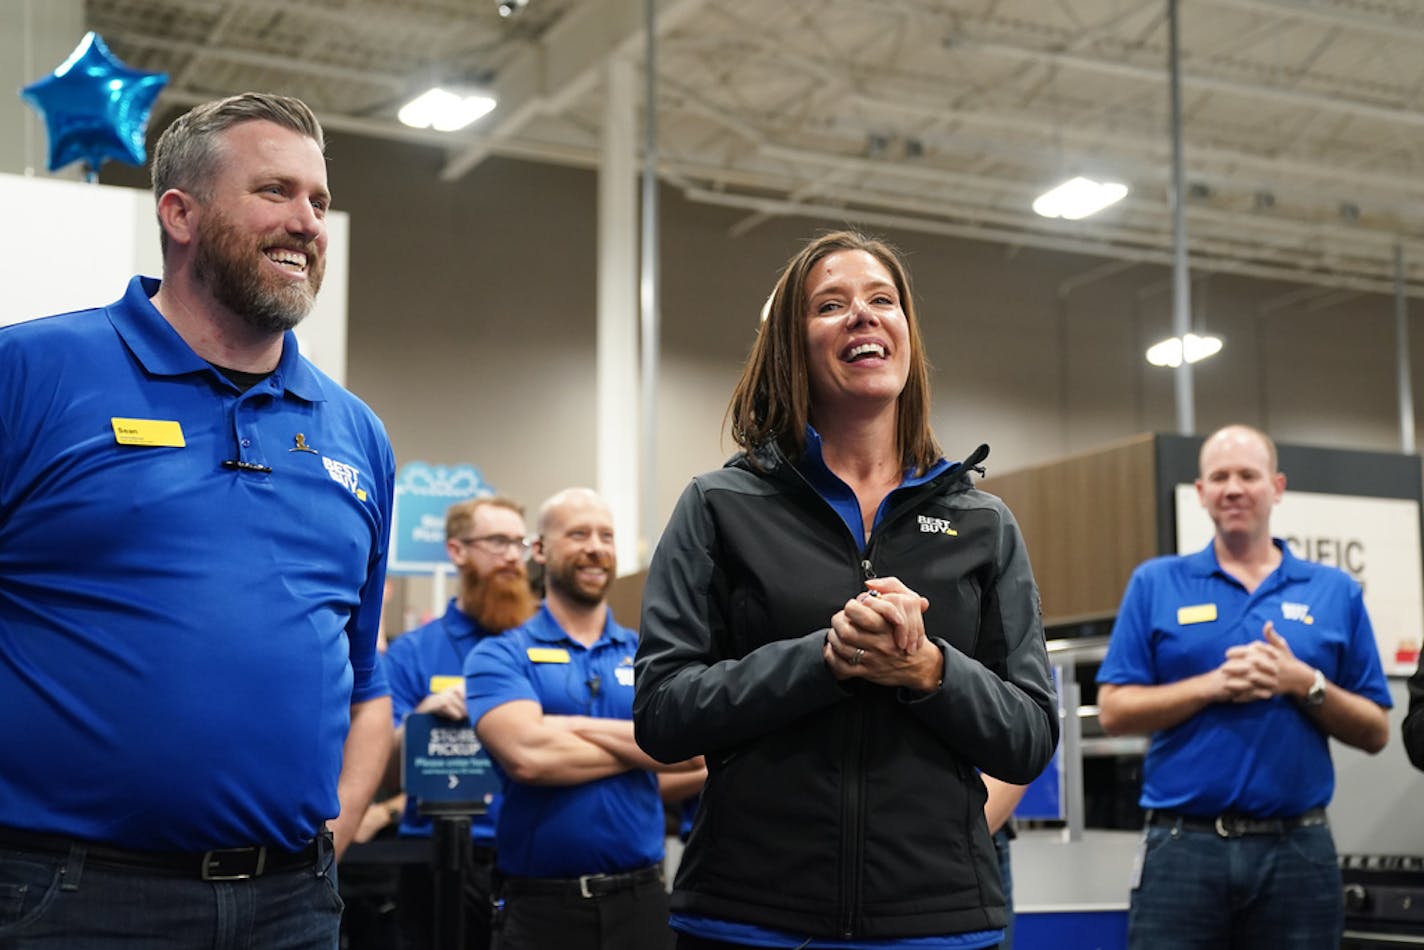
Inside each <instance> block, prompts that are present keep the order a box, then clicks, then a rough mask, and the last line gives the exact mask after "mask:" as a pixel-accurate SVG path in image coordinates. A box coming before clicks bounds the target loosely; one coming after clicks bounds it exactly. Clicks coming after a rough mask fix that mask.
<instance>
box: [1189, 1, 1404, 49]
mask: <svg viewBox="0 0 1424 950" xmlns="http://www.w3.org/2000/svg"><path fill="white" fill-rule="evenodd" d="M1208 2H1210V3H1213V4H1215V5H1216V6H1219V7H1232V8H1234V9H1237V10H1249V11H1251V12H1253V13H1265V14H1270V15H1272V16H1278V17H1281V18H1282V19H1285V20H1308V21H1312V22H1315V23H1325V24H1328V25H1331V26H1343V27H1346V28H1347V29H1351V30H1358V31H1360V32H1362V33H1373V34H1376V35H1378V36H1388V37H1391V38H1393V39H1403V40H1409V41H1411V42H1415V43H1424V27H1420V26H1418V25H1415V23H1417V22H1418V21H1417V20H1416V21H1415V23H1409V22H1407V21H1404V20H1403V19H1401V18H1397V17H1390V16H1378V15H1376V14H1370V13H1358V12H1353V11H1349V10H1342V9H1340V8H1339V7H1335V6H1331V5H1330V4H1326V3H1321V2H1320V0H1208Z"/></svg>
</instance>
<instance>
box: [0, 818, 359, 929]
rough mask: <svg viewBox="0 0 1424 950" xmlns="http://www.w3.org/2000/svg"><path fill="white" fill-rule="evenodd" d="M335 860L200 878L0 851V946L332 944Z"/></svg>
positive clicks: (78, 856) (337, 916)
mask: <svg viewBox="0 0 1424 950" xmlns="http://www.w3.org/2000/svg"><path fill="white" fill-rule="evenodd" d="M336 888H337V882H336V864H335V862H334V860H333V859H332V855H331V853H330V850H329V849H327V850H326V851H325V852H324V854H323V855H322V857H321V858H320V859H319V860H318V862H317V865H316V867H314V868H312V867H309V868H305V869H301V868H297V869H292V870H287V871H277V872H274V873H270V874H264V875H262V876H261V877H255V878H250V879H247V880H239V881H204V880H201V879H200V878H198V877H197V876H192V877H183V876H178V875H176V874H170V873H166V872H163V871H150V870H146V869H141V868H134V867H119V866H111V865H107V864H100V863H97V862H95V861H91V860H86V850H85V848H84V846H83V845H78V844H76V845H74V846H73V847H72V848H71V850H70V851H69V853H68V854H59V853H54V852H50V851H30V850H24V849H18V848H0V950H117V948H125V950H128V948H136V947H143V948H144V950H165V948H171V950H190V948H192V947H203V948H204V950H207V948H211V950H250V948H254V947H261V948H263V950H336V947H337V941H338V933H339V927H340V923H341V910H342V903H341V898H340V897H339V896H338V894H337V889H336Z"/></svg>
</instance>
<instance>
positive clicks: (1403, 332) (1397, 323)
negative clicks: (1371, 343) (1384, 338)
mask: <svg viewBox="0 0 1424 950" xmlns="http://www.w3.org/2000/svg"><path fill="white" fill-rule="evenodd" d="M1394 354H1395V356H1394V359H1395V373H1396V375H1397V376H1398V381H1399V451H1401V452H1403V453H1404V454H1405V455H1413V454H1414V382H1413V378H1412V377H1413V370H1412V369H1411V366H1410V358H1409V305H1408V303H1407V302H1406V301H1405V299H1404V245H1402V244H1395V246H1394Z"/></svg>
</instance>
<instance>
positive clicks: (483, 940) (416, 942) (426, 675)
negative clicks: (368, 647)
mask: <svg viewBox="0 0 1424 950" xmlns="http://www.w3.org/2000/svg"><path fill="white" fill-rule="evenodd" d="M527 533H528V532H527V531H526V529H525V525H524V509H523V508H522V507H521V506H520V505H519V503H518V502H516V501H514V500H513V499H510V498H505V497H503V496H489V497H485V498H475V499H471V500H469V501H462V502H458V503H457V504H454V505H451V506H450V508H449V509H448V510H447V511H446V512H445V550H446V553H447V554H448V555H449V556H450V563H452V564H454V565H455V569H456V570H458V571H459V572H460V593H459V594H458V595H457V596H455V597H453V598H451V599H450V605H449V606H448V607H447V608H446V609H445V613H444V614H443V615H442V616H440V617H437V618H436V619H434V620H432V621H430V622H429V623H427V624H424V625H422V626H419V627H416V628H415V629H414V630H411V631H409V632H408V633H404V634H402V635H401V636H399V637H397V638H396V639H395V640H394V641H393V642H392V643H391V646H390V649H389V650H387V651H386V653H385V657H384V659H383V660H382V662H383V664H384V666H385V667H386V672H387V673H388V674H389V677H390V681H391V707H392V713H393V715H394V717H395V725H396V744H395V749H394V750H393V751H394V756H393V757H397V756H400V755H401V754H402V752H401V750H402V746H403V745H404V741H405V721H406V718H407V717H408V716H409V715H410V714H411V713H430V714H432V715H435V716H440V717H442V718H445V719H451V720H457V721H459V722H460V723H464V722H466V720H467V714H466V711H465V657H467V656H468V655H469V653H470V651H471V650H473V649H474V648H475V645H476V644H478V643H479V642H480V641H481V640H483V639H485V638H486V637H492V636H498V635H499V634H500V633H502V632H503V631H505V630H508V629H509V628H510V627H514V626H518V625H519V624H521V623H523V622H524V621H526V620H528V619H529V618H530V617H531V616H532V615H533V613H534V611H535V610H537V609H538V606H539V604H538V601H537V600H536V599H535V598H534V592H533V591H532V590H531V589H530V587H529V572H528V570H527V569H526V568H525V566H524V557H525V555H526V554H527V553H528V550H529V546H528V543H527V542H526V541H525V537H524V536H525V534H527ZM392 766H393V767H395V768H396V769H399V765H398V761H397V762H392ZM496 813H497V806H495V805H492V806H491V811H490V812H489V813H487V814H482V815H475V816H474V817H473V818H472V819H471V821H470V837H471V839H472V844H471V848H470V861H469V865H468V866H467V867H466V869H465V876H464V882H465V894H464V901H465V946H466V947H467V948H469V950H484V948H486V947H488V946H489V945H490V902H491V896H492V895H491V873H492V871H493V869H494V815H495V814H496ZM432 830H433V822H432V821H431V819H429V818H427V817H425V816H423V815H421V814H420V812H419V809H418V805H417V802H416V801H415V799H414V798H410V799H408V800H407V802H406V808H405V814H404V815H403V816H402V818H401V823H400V834H401V836H402V837H412V838H429V837H430V836H431V833H432ZM433 888H434V876H433V874H432V872H431V868H430V866H429V865H419V864H408V865H405V866H403V867H402V868H401V881H400V896H399V898H398V903H399V917H400V923H401V931H402V935H403V937H404V939H405V941H406V946H407V947H409V948H412V950H414V948H420V947H428V946H430V941H431V939H432V930H433V927H432V924H433V919H434V913H435V911H434V890H433ZM451 950H455V948H451Z"/></svg>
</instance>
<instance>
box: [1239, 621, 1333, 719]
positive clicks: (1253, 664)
mask: <svg viewBox="0 0 1424 950" xmlns="http://www.w3.org/2000/svg"><path fill="white" fill-rule="evenodd" d="M1261 635H1262V639H1260V640H1255V641H1253V642H1251V643H1248V644H1245V645H1243V646H1235V647H1231V648H1230V649H1228V650H1227V651H1226V661H1225V662H1223V663H1222V665H1221V666H1220V667H1219V669H1220V671H1221V672H1222V674H1223V679H1224V686H1225V688H1226V691H1227V697H1226V700H1225V701H1228V702H1233V703H1250V702H1255V701H1256V700H1260V699H1270V698H1271V697H1273V696H1282V695H1292V696H1304V695H1305V693H1306V692H1307V691H1308V690H1309V689H1310V684H1311V682H1312V681H1313V680H1314V678H1315V673H1314V670H1313V669H1312V668H1311V667H1310V666H1309V665H1308V664H1306V663H1303V662H1301V661H1300V660H1298V659H1296V657H1295V654H1294V653H1293V652H1291V648H1290V644H1289V643H1287V642H1286V639H1285V638H1284V637H1282V636H1281V635H1280V634H1279V633H1277V632H1276V628H1275V625H1274V624H1272V623H1271V621H1269V620H1267V621H1266V625H1265V626H1264V627H1262V628H1261Z"/></svg>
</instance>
